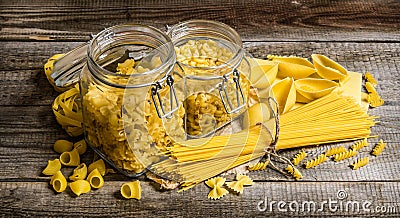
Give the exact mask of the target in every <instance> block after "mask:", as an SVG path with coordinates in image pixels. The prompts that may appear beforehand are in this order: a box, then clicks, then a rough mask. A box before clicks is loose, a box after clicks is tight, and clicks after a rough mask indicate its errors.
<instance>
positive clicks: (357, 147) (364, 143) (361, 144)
mask: <svg viewBox="0 0 400 218" xmlns="http://www.w3.org/2000/svg"><path fill="white" fill-rule="evenodd" d="M366 146H368V141H367V138H365V139H363V140H359V141H357V142H355V143H354V144H353V145H352V146H351V147H350V149H352V150H356V151H358V150H360V149H362V148H364V147H366Z"/></svg>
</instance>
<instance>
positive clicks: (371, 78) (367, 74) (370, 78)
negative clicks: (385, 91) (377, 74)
mask: <svg viewBox="0 0 400 218" xmlns="http://www.w3.org/2000/svg"><path fill="white" fill-rule="evenodd" d="M364 78H365V80H366V81H368V82H370V83H371V84H372V85H374V86H376V85H377V84H378V81H376V79H375V78H374V76H373V75H372V74H371V73H370V72H368V71H367V72H365V74H364Z"/></svg>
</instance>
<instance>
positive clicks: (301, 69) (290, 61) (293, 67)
mask: <svg viewBox="0 0 400 218" xmlns="http://www.w3.org/2000/svg"><path fill="white" fill-rule="evenodd" d="M272 61H274V62H277V63H279V67H278V69H279V70H278V77H280V78H285V77H292V78H294V79H300V78H305V77H308V76H309V75H311V74H313V73H315V72H316V69H315V68H314V65H313V64H312V63H311V62H310V61H308V60H307V59H306V58H300V57H274V58H273V59H272Z"/></svg>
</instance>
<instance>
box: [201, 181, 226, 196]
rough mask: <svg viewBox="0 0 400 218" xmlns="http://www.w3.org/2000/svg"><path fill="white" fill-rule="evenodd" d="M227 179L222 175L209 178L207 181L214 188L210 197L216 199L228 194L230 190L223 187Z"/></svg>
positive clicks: (209, 194)
mask: <svg viewBox="0 0 400 218" xmlns="http://www.w3.org/2000/svg"><path fill="white" fill-rule="evenodd" d="M225 181H226V179H225V178H222V177H214V178H211V179H209V180H207V181H206V182H205V183H206V185H207V186H208V187H210V188H212V190H211V191H210V192H209V193H208V198H210V199H214V200H216V199H220V198H222V197H223V196H224V195H226V194H228V190H226V189H225V188H223V187H222V186H223V185H224V183H225Z"/></svg>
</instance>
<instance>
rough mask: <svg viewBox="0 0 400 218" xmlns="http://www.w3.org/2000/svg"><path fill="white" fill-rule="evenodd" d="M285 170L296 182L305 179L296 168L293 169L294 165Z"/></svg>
mask: <svg viewBox="0 0 400 218" xmlns="http://www.w3.org/2000/svg"><path fill="white" fill-rule="evenodd" d="M285 170H286V171H288V172H289V173H290V174H291V175H292V176H293V177H294V178H295V179H296V180H300V179H301V178H303V175H302V174H301V172H300V171H299V170H298V169H297V168H296V167H293V166H292V165H288V166H287V167H286V168H285Z"/></svg>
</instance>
